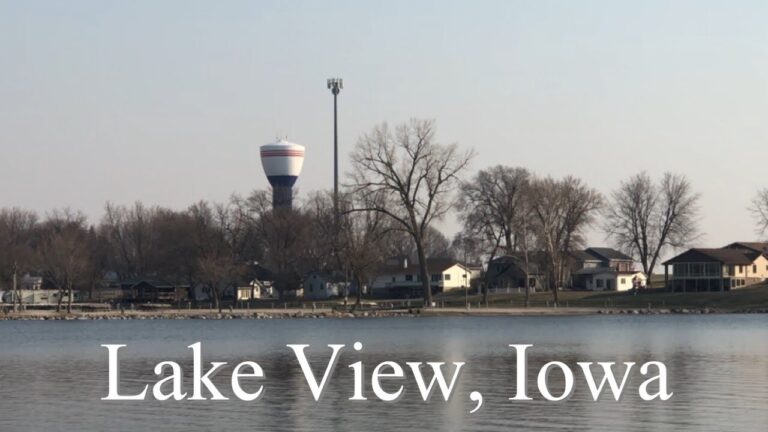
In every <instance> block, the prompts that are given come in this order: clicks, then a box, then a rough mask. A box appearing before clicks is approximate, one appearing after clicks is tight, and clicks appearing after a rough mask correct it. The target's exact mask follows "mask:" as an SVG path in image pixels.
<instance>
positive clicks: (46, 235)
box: [38, 209, 90, 313]
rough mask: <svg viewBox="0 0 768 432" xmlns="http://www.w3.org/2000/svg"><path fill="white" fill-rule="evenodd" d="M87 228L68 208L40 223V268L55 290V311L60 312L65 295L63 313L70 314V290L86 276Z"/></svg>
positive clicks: (80, 218)
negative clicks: (56, 293)
mask: <svg viewBox="0 0 768 432" xmlns="http://www.w3.org/2000/svg"><path fill="white" fill-rule="evenodd" d="M88 243H89V242H88V228H87V227H86V218H85V215H83V214H82V213H79V212H73V211H71V210H69V209H64V210H54V211H53V212H51V213H50V214H49V215H48V217H47V218H46V220H45V222H44V223H43V228H42V235H41V240H40V244H39V246H38V253H39V260H40V268H41V270H42V272H43V275H44V276H45V277H46V278H47V279H48V280H49V281H51V282H52V283H53V284H54V285H55V286H56V288H57V289H58V291H59V296H58V297H59V298H58V302H57V304H56V311H57V312H60V311H61V303H62V300H63V298H64V295H66V296H67V313H71V312H72V300H73V297H74V288H75V286H76V285H77V284H79V283H82V282H83V280H84V278H85V277H86V275H87V273H88V268H89V265H90V263H89V258H90V254H89V250H88Z"/></svg>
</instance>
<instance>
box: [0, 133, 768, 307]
mask: <svg viewBox="0 0 768 432" xmlns="http://www.w3.org/2000/svg"><path fill="white" fill-rule="evenodd" d="M473 157H474V152H473V151H472V150H462V149H461V148H460V147H458V146H457V145H455V144H451V145H446V144H441V143H439V142H438V141H437V140H436V138H435V123H434V122H433V121H429V120H418V119H413V120H410V121H408V122H405V123H403V124H399V125H397V126H394V127H390V126H389V125H388V124H386V123H385V124H381V125H378V126H376V127H374V128H373V129H372V130H371V131H370V132H369V133H367V134H365V135H363V136H362V137H360V138H359V140H358V142H357V144H356V146H355V148H354V150H353V151H352V153H351V154H350V163H351V170H350V173H349V174H348V175H347V178H346V182H345V183H346V184H345V185H344V187H343V189H342V193H341V195H340V198H339V202H338V203H334V198H333V195H332V194H331V193H329V192H326V191H316V192H311V193H310V194H309V195H308V197H307V198H305V199H304V200H302V202H301V203H299V205H297V206H296V208H293V209H273V208H272V207H271V197H270V193H269V191H267V190H256V191H254V192H252V193H251V194H250V195H248V196H246V197H243V196H240V195H232V196H231V197H230V198H229V199H228V200H227V201H226V202H223V203H211V202H206V201H200V202H197V203H194V204H192V205H190V206H189V207H188V208H186V209H183V210H173V209H169V208H165V207H160V206H152V207H147V206H145V205H143V204H142V203H141V202H137V203H135V204H133V205H130V206H123V205H115V204H112V203H107V204H106V206H105V209H104V214H103V216H102V218H101V220H99V221H98V222H97V223H89V221H88V219H87V218H86V217H85V216H84V215H83V214H82V213H81V212H78V211H73V210H70V209H58V210H53V211H51V212H49V213H47V214H46V215H45V216H44V217H40V215H38V214H36V213H35V212H32V211H29V210H24V209H19V208H5V209H0V285H2V286H3V287H6V289H7V287H9V286H11V285H12V280H13V278H14V277H17V276H18V275H19V274H23V273H26V272H30V273H35V274H40V275H42V276H43V277H45V279H46V280H47V281H48V282H49V283H50V284H52V285H53V286H54V287H55V288H56V289H58V290H59V292H60V294H65V293H68V292H71V291H72V290H73V289H79V290H80V291H81V292H84V293H88V294H92V293H93V290H94V289H95V288H96V287H97V286H98V284H99V282H100V280H101V279H102V278H103V276H104V274H105V272H106V271H114V272H116V273H117V275H118V276H119V278H120V279H122V280H125V279H130V278H137V277H147V276H153V277H159V278H162V279H164V280H166V281H168V282H171V283H174V284H184V285H189V286H197V285H203V286H205V287H207V288H208V289H209V290H210V292H211V294H212V297H213V300H214V302H215V304H216V306H217V307H218V308H219V309H220V308H221V300H222V296H223V293H224V291H225V290H226V289H227V288H228V287H230V286H232V285H233V284H234V283H237V281H239V280H240V279H242V278H243V277H244V276H245V273H244V272H245V269H246V268H247V266H248V265H249V264H254V263H259V264H260V265H262V266H263V267H265V268H267V269H269V270H270V271H271V272H272V273H273V275H274V278H275V280H274V282H273V283H274V287H275V289H276V290H277V292H278V293H279V294H280V296H281V297H282V296H283V295H284V293H286V292H288V291H290V290H292V289H296V288H297V287H298V286H299V285H300V283H301V278H302V277H303V275H305V274H306V273H308V272H312V271H317V272H328V273H333V272H336V273H339V272H343V273H344V274H345V275H348V277H349V278H350V279H351V280H353V281H354V282H355V284H356V286H357V287H362V286H364V285H367V284H369V283H370V282H371V280H372V278H373V277H375V275H376V271H377V269H378V267H379V266H380V265H381V264H382V263H384V262H385V260H386V259H387V258H388V257H391V256H396V255H404V256H412V257H413V258H415V259H416V262H417V263H418V264H419V269H418V270H419V276H420V277H419V278H418V280H420V281H421V287H422V292H423V296H424V300H425V303H426V304H427V305H429V304H431V302H432V294H433V293H432V290H431V288H430V273H429V269H428V267H427V259H428V258H431V257H451V258H456V259H458V260H461V261H464V262H472V263H485V262H489V261H492V260H493V259H494V258H496V257H500V256H503V255H511V254H517V255H518V256H521V258H522V262H523V267H524V270H525V271H526V272H527V271H528V268H529V265H530V264H531V259H532V257H530V256H529V252H531V251H537V252H538V253H539V254H541V255H542V256H544V257H545V259H544V262H538V263H537V265H539V266H540V267H543V268H544V270H545V271H546V273H547V276H548V277H547V278H546V280H547V285H548V286H547V288H548V289H549V290H551V292H552V294H553V299H554V301H555V303H556V302H557V292H558V288H559V287H561V286H562V284H563V278H564V274H565V268H566V259H567V257H568V254H569V253H570V252H572V251H575V250H578V249H580V248H583V247H584V245H585V244H584V241H585V239H584V236H585V234H586V232H587V230H588V229H589V228H590V227H595V226H598V227H599V228H601V229H602V231H604V232H605V234H606V237H607V238H608V239H609V240H610V241H611V242H612V244H613V245H615V246H616V247H617V248H618V249H620V250H622V251H624V252H626V253H628V254H630V255H632V256H633V257H635V258H636V259H637V260H638V262H639V263H640V264H641V266H642V270H643V272H644V273H646V274H647V275H650V274H651V273H652V271H653V269H654V268H655V266H656V265H657V264H658V262H659V259H660V258H661V257H662V256H663V254H664V253H665V252H667V251H669V250H671V249H676V248H681V247H683V246H686V245H688V244H690V243H691V242H692V241H694V240H695V239H696V238H698V236H699V231H698V228H697V222H698V217H699V208H698V200H699V194H697V193H696V192H695V191H694V189H693V187H692V185H691V184H690V182H689V181H688V180H687V178H686V177H685V176H684V175H681V174H675V173H666V174H664V175H662V176H661V177H660V178H658V179H653V178H651V177H650V176H649V175H648V174H647V173H644V172H641V173H638V174H636V175H634V176H632V177H630V178H628V179H626V180H624V181H622V182H621V184H620V185H619V187H618V188H617V189H616V190H614V191H613V192H612V193H611V194H609V195H608V196H604V195H602V194H601V193H600V192H598V191H597V190H596V189H594V188H592V187H590V186H589V185H588V184H586V183H585V182H584V181H583V180H581V179H579V178H576V177H573V176H565V177H562V178H554V177H551V176H542V175H538V174H536V173H533V172H531V171H529V170H528V169H526V168H523V167H510V166H503V165H499V166H494V167H490V168H486V169H482V170H479V171H478V172H476V173H474V175H471V176H467V175H466V174H467V171H468V169H469V165H470V162H471V161H472V159H473ZM337 209H338V210H337ZM750 209H751V211H752V212H753V213H754V215H755V217H756V219H757V221H758V224H759V226H760V231H761V232H765V231H766V230H768V189H766V190H763V191H761V192H760V193H759V194H758V195H757V196H756V198H755V200H754V202H753V203H752V207H751V208H750ZM452 211H453V212H455V214H456V215H457V216H458V219H459V220H460V222H461V225H462V229H461V231H460V232H459V233H458V234H456V235H455V236H454V238H453V239H452V240H449V239H448V238H446V237H445V235H443V234H442V233H440V231H439V230H437V229H436V228H435V224H436V222H438V221H440V220H442V219H443V218H444V217H445V216H446V215H448V214H449V213H450V212H452ZM486 277H488V272H486ZM525 283H526V304H527V299H528V294H529V292H530V286H528V284H529V283H528V278H526V282H525ZM482 285H483V286H484V287H486V288H485V289H484V290H483V297H484V300H485V301H486V302H487V298H488V290H487V286H488V285H489V283H488V281H487V280H486V283H484V284H482ZM357 293H358V294H357V296H358V297H357V301H358V302H359V301H360V296H361V293H362V290H361V289H357ZM63 297H64V296H63V295H59V302H60V304H59V305H58V307H59V308H61V307H62V305H61V301H62V300H61V299H62V298H63ZM67 298H68V301H67V303H68V304H67V308H70V307H71V301H72V296H68V297H67Z"/></svg>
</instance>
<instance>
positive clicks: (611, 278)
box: [577, 267, 647, 291]
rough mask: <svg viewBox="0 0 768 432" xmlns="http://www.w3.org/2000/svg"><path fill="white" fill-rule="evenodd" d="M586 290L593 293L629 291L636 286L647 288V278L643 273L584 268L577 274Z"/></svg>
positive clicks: (606, 268) (608, 268) (603, 268)
mask: <svg viewBox="0 0 768 432" xmlns="http://www.w3.org/2000/svg"><path fill="white" fill-rule="evenodd" d="M577 274H578V275H579V276H580V277H582V280H583V282H584V288H585V289H588V290H592V291H629V290H631V289H632V288H633V287H634V286H635V281H637V284H638V288H641V287H645V286H646V283H647V278H646V276H645V274H644V273H643V272H641V271H635V270H628V271H619V270H616V269H613V268H610V267H592V268H584V269H581V270H579V271H578V272H577Z"/></svg>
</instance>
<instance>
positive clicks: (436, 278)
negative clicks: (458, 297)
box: [432, 274, 442, 282]
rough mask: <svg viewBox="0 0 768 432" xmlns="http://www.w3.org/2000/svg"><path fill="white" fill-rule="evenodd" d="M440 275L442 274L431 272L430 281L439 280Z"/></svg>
mask: <svg viewBox="0 0 768 432" xmlns="http://www.w3.org/2000/svg"><path fill="white" fill-rule="evenodd" d="M440 276H442V275H439V274H433V275H432V282H439V281H440Z"/></svg>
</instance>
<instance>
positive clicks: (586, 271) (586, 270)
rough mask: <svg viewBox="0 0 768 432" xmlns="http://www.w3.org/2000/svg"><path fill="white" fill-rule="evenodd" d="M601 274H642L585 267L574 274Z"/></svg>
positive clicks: (607, 268) (610, 268)
mask: <svg viewBox="0 0 768 432" xmlns="http://www.w3.org/2000/svg"><path fill="white" fill-rule="evenodd" d="M602 273H611V274H617V275H630V274H637V273H642V272H641V271H640V270H628V271H618V270H616V269H615V268H612V267H587V268H583V269H581V270H579V271H577V272H576V273H575V274H576V275H595V274H602Z"/></svg>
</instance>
